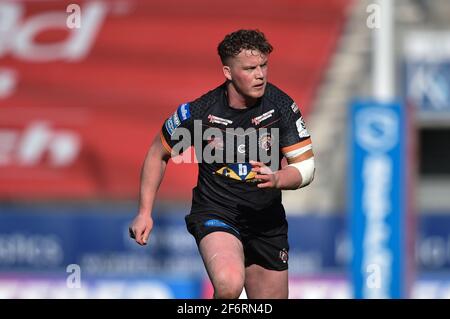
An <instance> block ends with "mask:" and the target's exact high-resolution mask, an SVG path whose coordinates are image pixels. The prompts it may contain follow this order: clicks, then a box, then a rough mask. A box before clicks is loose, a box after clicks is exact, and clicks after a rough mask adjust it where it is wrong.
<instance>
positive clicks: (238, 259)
mask: <svg viewBox="0 0 450 319" xmlns="http://www.w3.org/2000/svg"><path fill="white" fill-rule="evenodd" d="M199 251H200V254H201V256H202V258H203V262H204V264H205V267H206V270H207V272H208V274H209V276H210V278H211V281H212V282H213V285H215V286H216V285H219V284H226V283H227V282H229V283H230V284H236V285H239V284H242V285H243V284H244V277H245V264H244V250H243V247H242V243H241V241H240V240H239V239H238V238H237V237H236V236H234V235H232V234H230V233H227V232H223V231H216V232H212V233H210V234H208V235H206V236H205V237H203V238H202V239H201V241H200V243H199Z"/></svg>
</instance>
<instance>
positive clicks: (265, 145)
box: [258, 133, 272, 151]
mask: <svg viewBox="0 0 450 319" xmlns="http://www.w3.org/2000/svg"><path fill="white" fill-rule="evenodd" d="M258 143H259V147H260V148H262V149H263V150H265V151H268V150H270V148H271V147H272V135H270V134H269V133H264V134H261V136H260V137H259V142H258Z"/></svg>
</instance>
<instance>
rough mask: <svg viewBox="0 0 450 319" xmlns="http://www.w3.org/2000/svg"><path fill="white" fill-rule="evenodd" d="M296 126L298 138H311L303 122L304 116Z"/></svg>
mask: <svg viewBox="0 0 450 319" xmlns="http://www.w3.org/2000/svg"><path fill="white" fill-rule="evenodd" d="M295 124H296V125H297V131H298V136H300V137H301V138H304V137H308V136H309V133H308V130H307V129H306V124H305V121H304V120H303V117H302V116H300V118H299V119H298V120H297V121H296V122H295Z"/></svg>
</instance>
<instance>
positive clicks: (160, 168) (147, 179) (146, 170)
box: [129, 134, 170, 245]
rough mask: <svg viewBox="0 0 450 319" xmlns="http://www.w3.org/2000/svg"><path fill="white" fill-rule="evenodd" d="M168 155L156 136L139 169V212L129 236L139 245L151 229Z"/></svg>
mask: <svg viewBox="0 0 450 319" xmlns="http://www.w3.org/2000/svg"><path fill="white" fill-rule="evenodd" d="M169 159H170V153H169V152H168V151H167V150H166V148H164V147H163V144H162V141H161V137H160V134H158V135H157V136H156V137H155V138H154V140H153V143H152V145H151V146H150V148H149V150H148V152H147V155H146V156H145V160H144V164H143V165H142V169H141V182H140V193H139V210H138V213H137V215H136V217H135V219H134V220H133V222H132V224H131V226H130V230H129V231H130V236H131V237H132V238H134V239H135V240H136V242H137V243H138V244H140V245H146V244H147V241H148V237H149V235H150V232H151V230H152V228H153V219H152V217H151V214H152V210H153V204H154V202H155V197H156V193H157V191H158V188H159V185H160V184H161V181H162V179H163V176H164V172H165V170H166V166H167V162H168V160H169Z"/></svg>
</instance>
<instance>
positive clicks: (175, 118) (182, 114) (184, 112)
mask: <svg viewBox="0 0 450 319" xmlns="http://www.w3.org/2000/svg"><path fill="white" fill-rule="evenodd" d="M190 117H191V112H190V110H189V103H184V104H181V105H180V106H179V107H178V109H177V110H176V111H175V113H173V114H172V116H171V117H169V118H168V119H167V121H166V123H165V127H166V130H167V133H169V135H170V136H172V135H173V133H174V132H175V129H176V128H177V127H178V126H180V125H181V123H182V122H183V121H186V120H187V119H188V118H190Z"/></svg>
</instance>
